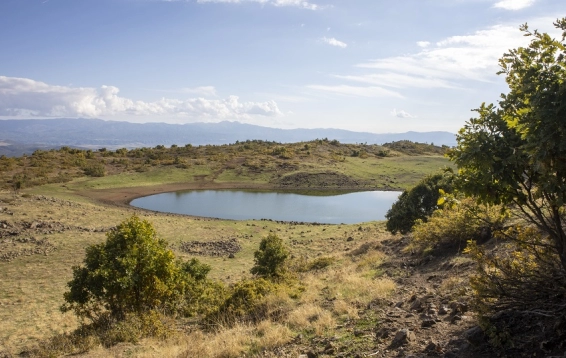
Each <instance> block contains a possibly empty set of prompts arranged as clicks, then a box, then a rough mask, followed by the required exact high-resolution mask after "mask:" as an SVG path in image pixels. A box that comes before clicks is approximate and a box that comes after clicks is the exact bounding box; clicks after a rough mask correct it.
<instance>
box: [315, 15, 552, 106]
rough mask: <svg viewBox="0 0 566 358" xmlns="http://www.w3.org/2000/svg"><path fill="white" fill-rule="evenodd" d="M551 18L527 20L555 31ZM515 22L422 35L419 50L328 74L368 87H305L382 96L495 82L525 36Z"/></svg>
mask: <svg viewBox="0 0 566 358" xmlns="http://www.w3.org/2000/svg"><path fill="white" fill-rule="evenodd" d="M553 21H554V20H553V19H549V18H538V19H533V20H532V21H529V25H530V27H531V28H533V29H534V28H537V29H539V30H541V31H544V32H549V33H550V34H551V35H554V34H556V35H559V32H557V31H556V30H554V29H552V28H551V27H549V25H548V24H551V23H552V22H553ZM518 27H519V24H513V25H508V24H499V25H494V26H491V27H488V28H485V29H482V30H478V31H476V32H473V33H471V34H467V35H460V36H451V37H447V38H445V39H442V40H441V41H438V42H437V43H436V44H434V45H433V44H431V43H429V42H427V41H421V42H419V44H420V45H421V49H420V50H419V51H418V52H415V53H412V54H407V55H403V56H394V57H384V58H379V59H376V60H372V61H368V62H364V63H359V64H357V65H356V67H357V68H358V70H357V71H356V72H357V73H356V74H346V75H332V77H334V78H337V79H340V80H342V81H347V82H358V83H363V84H366V85H368V86H371V87H355V86H350V85H348V84H344V82H343V83H338V84H332V85H326V86H318V85H311V86H308V88H310V89H317V90H323V91H327V92H334V93H342V94H349V95H353V96H362V97H373V96H383V95H384V94H386V93H389V94H391V93H394V94H395V95H396V96H398V97H403V91H401V89H409V88H431V89H432V88H446V89H452V88H454V89H467V88H472V87H473V86H471V85H470V82H487V83H491V82H495V81H496V80H497V76H496V72H497V71H498V70H499V67H498V63H499V62H498V60H499V58H500V57H501V56H502V55H503V54H504V53H505V52H508V51H509V49H510V48H516V47H519V46H525V45H527V44H528V41H529V40H530V39H529V38H526V37H524V36H523V33H522V32H520V31H519V29H518ZM425 45H426V46H425ZM360 69H361V71H363V72H362V73H360ZM390 88H392V89H395V92H393V91H390V90H389V89H390ZM387 91H390V92H387Z"/></svg>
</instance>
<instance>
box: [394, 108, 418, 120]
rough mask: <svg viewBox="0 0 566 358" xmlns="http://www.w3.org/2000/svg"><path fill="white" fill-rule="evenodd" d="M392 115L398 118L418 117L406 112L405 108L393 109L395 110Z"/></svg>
mask: <svg viewBox="0 0 566 358" xmlns="http://www.w3.org/2000/svg"><path fill="white" fill-rule="evenodd" d="M391 115H392V116H393V117H397V118H417V117H416V116H413V115H411V114H409V113H407V112H405V111H404V110H400V111H398V110H397V109H393V111H391Z"/></svg>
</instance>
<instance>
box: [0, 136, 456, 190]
mask: <svg viewBox="0 0 566 358" xmlns="http://www.w3.org/2000/svg"><path fill="white" fill-rule="evenodd" d="M404 143H410V144H412V145H415V146H416V145H418V151H415V150H411V151H410V155H408V154H407V153H409V152H407V151H406V150H405V146H400V147H398V148H397V147H396V148H397V149H392V147H393V146H396V143H390V144H385V145H384V146H380V145H365V144H342V143H339V142H338V141H336V140H328V139H320V140H314V141H311V142H305V143H292V144H282V143H275V142H266V141H261V140H249V141H246V142H237V143H234V144H230V145H217V146H216V145H204V146H198V147H193V146H192V145H190V144H187V145H184V146H176V145H173V146H171V147H170V148H166V147H164V146H162V145H158V146H156V147H154V148H134V149H126V148H122V149H117V150H115V151H112V150H107V149H105V148H101V149H99V150H95V151H93V150H81V149H75V148H69V147H62V148H61V149H59V150H55V149H53V150H48V151H45V150H36V151H35V152H33V153H32V154H30V155H24V156H23V157H6V156H1V157H0V188H3V189H7V190H12V191H14V192H18V191H19V190H21V189H23V188H31V187H35V186H39V185H45V184H67V185H72V186H74V187H75V188H76V189H80V188H83V189H89V190H90V189H103V188H115V187H124V186H144V185H156V184H162V183H181V182H183V183H190V182H196V183H216V184H222V183H239V184H240V185H241V184H245V183H248V184H254V185H269V186H271V187H280V188H291V189H294V188H297V187H302V188H309V187H310V188H320V187H328V188H340V189H346V188H348V189H363V188H366V189H367V188H381V189H404V188H407V187H409V186H410V185H412V184H413V183H414V182H415V181H416V180H418V179H419V178H420V177H422V176H423V175H427V174H430V173H433V172H434V171H436V170H438V168H439V167H442V166H446V165H448V161H447V160H446V159H445V158H444V157H443V154H444V153H445V152H446V148H440V147H436V146H433V145H428V144H417V143H411V142H406V141H405V142H404ZM417 153H418V156H416V157H415V154H417Z"/></svg>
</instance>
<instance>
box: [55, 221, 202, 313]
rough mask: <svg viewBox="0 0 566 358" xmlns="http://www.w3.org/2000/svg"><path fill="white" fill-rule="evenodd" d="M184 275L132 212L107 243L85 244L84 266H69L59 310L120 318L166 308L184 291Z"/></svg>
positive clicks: (152, 231) (148, 227) (147, 225)
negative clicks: (68, 276) (62, 302)
mask: <svg viewBox="0 0 566 358" xmlns="http://www.w3.org/2000/svg"><path fill="white" fill-rule="evenodd" d="M189 266H191V265H189ZM192 267H195V265H194V264H193V265H192ZM197 271H201V272H202V271H203V270H202V269H200V270H197ZM187 277H188V276H187V275H186V274H184V273H183V269H182V267H181V265H180V264H179V263H178V262H177V261H176V260H175V257H174V255H173V252H172V251H171V250H168V249H167V243H166V242H165V240H163V239H159V238H158V237H157V234H156V232H155V229H154V228H153V226H152V225H151V223H149V222H148V221H147V220H141V219H140V218H138V217H137V216H132V217H131V218H129V219H128V220H126V221H124V222H122V223H121V224H120V225H118V227H116V228H115V229H113V230H112V231H110V232H109V233H108V234H107V239H106V242H105V243H101V244H98V245H92V246H89V247H87V249H86V257H85V259H84V263H83V266H76V267H73V279H72V280H71V281H69V282H68V284H67V286H68V287H69V291H67V292H66V293H65V294H64V298H65V301H66V303H65V305H63V306H62V310H63V311H69V310H73V311H74V312H75V313H76V314H77V315H78V316H79V317H81V318H88V319H91V320H93V321H94V320H96V318H97V317H99V316H100V314H102V313H109V314H110V315H111V316H112V317H114V318H117V319H123V318H124V317H125V316H126V315H127V314H129V313H134V314H141V313H143V312H147V311H150V310H153V309H157V308H165V307H167V306H168V305H172V304H174V303H175V302H176V300H178V299H179V298H180V297H181V296H182V294H183V291H184V287H185V286H186V284H187V281H186V279H187Z"/></svg>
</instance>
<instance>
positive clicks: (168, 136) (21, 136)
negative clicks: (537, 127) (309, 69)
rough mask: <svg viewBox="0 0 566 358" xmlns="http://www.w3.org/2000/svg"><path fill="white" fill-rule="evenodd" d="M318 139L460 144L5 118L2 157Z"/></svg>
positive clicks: (237, 126) (436, 136)
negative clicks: (42, 151) (69, 149)
mask: <svg viewBox="0 0 566 358" xmlns="http://www.w3.org/2000/svg"><path fill="white" fill-rule="evenodd" d="M317 138H319V139H321V138H328V139H336V140H338V141H340V142H343V143H367V144H383V143H387V142H392V141H397V140H403V139H406V140H410V141H413V142H421V143H434V144H436V145H448V146H453V145H455V144H456V140H455V136H454V134H453V133H449V132H406V133H387V134H376V133H367V132H353V131H347V130H341V129H322V128H321V129H277V128H268V127H261V126H256V125H250V124H243V123H239V122H220V123H190V124H166V123H144V124H139V123H129V122H118V121H103V120H101V119H84V118H81V119H70V118H60V119H25V120H22V119H18V120H0V142H4V143H0V144H2V145H0V154H5V155H20V154H21V153H23V152H27V151H28V150H29V152H28V153H31V152H32V151H33V150H35V149H37V148H54V147H55V148H56V147H60V146H62V145H66V146H75V147H85V148H102V147H107V148H109V149H111V148H118V147H128V148H131V147H152V146H156V145H158V144H163V145H166V146H170V145H171V144H177V145H185V144H187V143H191V144H193V145H204V144H228V143H234V142H236V141H245V140H248V139H250V140H252V139H261V140H268V141H276V142H281V143H289V142H300V141H308V140H313V139H317ZM28 148H29V149H28ZM33 148H35V149H33ZM32 149H33V150H32ZM18 153H19V154H18Z"/></svg>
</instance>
